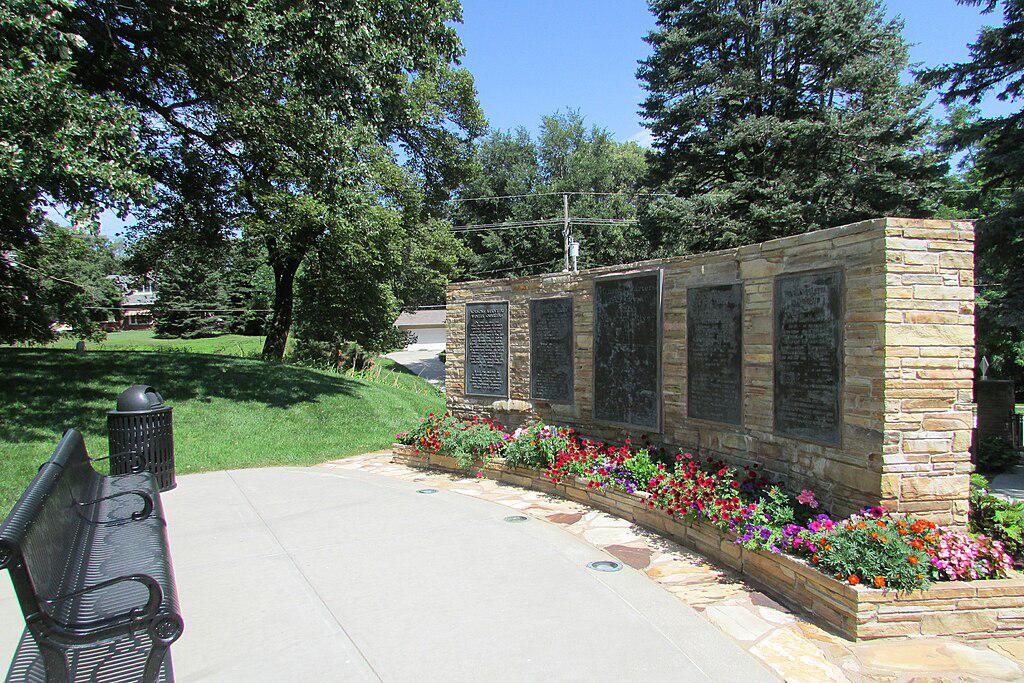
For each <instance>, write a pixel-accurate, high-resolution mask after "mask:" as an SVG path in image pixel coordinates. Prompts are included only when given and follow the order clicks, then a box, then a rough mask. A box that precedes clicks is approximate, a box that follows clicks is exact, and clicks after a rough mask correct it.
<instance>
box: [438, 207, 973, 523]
mask: <svg viewBox="0 0 1024 683" xmlns="http://www.w3.org/2000/svg"><path fill="white" fill-rule="evenodd" d="M835 268H839V269H841V270H842V272H843V278H844V287H843V294H842V296H843V309H844V318H843V319H844V323H843V356H842V358H843V366H844V368H843V383H842V387H841V405H842V407H841V414H842V421H843V428H842V438H841V443H840V444H839V445H835V446H829V445H822V444H819V443H812V442H809V441H803V440H800V439H797V438H793V437H787V436H782V435H780V434H778V433H776V431H775V429H774V424H773V422H774V412H773V405H772V401H773V353H774V351H773V349H774V347H773V339H772V338H773V334H774V324H773V321H774V318H773V310H772V307H773V291H774V280H775V278H776V277H777V276H779V275H784V274H792V273H799V272H804V271H814V270H821V269H835ZM651 269H661V270H662V273H663V278H664V280H663V290H662V330H663V332H662V345H661V376H662V381H661V385H662V387H661V397H662V401H661V413H662V419H661V425H662V426H661V430H660V431H659V432H657V433H652V432H647V433H644V432H642V431H639V430H636V429H628V428H623V427H621V426H614V425H610V424H607V423H603V422H601V421H598V420H595V419H594V418H593V395H594V391H595V387H594V386H593V382H594V372H593V368H594V363H593V329H594V304H593V296H594V279H595V277H599V276H604V275H611V274H617V273H624V272H630V271H633V270H651ZM973 273H974V270H973V226H972V225H971V224H970V223H963V222H953V221H923V220H907V219H894V218H883V219H876V220H871V221H864V222H861V223H856V224H852V225H847V226H842V227H838V228H832V229H829V230H822V231H818V232H813V233H806V234H802V235H796V236H793V237H786V238H782V239H777V240H773V241H770V242H765V243H762V244H757V245H751V246H746V247H740V248H737V249H729V250H725V251H719V252H714V253H709V254H700V255H693V256H684V257H675V258H669V259H659V260H652V261H645V262H643V263H635V264H628V265H621V266H611V267H602V268H595V269H592V270H588V271H583V272H580V273H576V274H567V273H557V274H550V275H539V276H533V277H525V278H515V279H502V280H488V281H479V282H469V283H457V284H453V285H451V286H449V288H448V301H447V326H448V340H447V356H446V361H447V362H446V378H445V379H446V394H447V402H448V407H449V409H451V410H452V411H453V412H455V413H457V414H462V415H468V414H471V413H479V414H486V415H489V416H491V417H493V418H494V419H497V420H499V421H502V422H503V423H505V424H506V425H509V426H515V425H518V424H521V423H524V422H527V421H532V420H543V421H546V422H553V423H558V424H565V425H570V426H573V427H575V428H576V429H578V430H579V431H580V432H582V433H584V434H587V435H590V436H595V437H599V438H604V439H608V440H616V441H621V440H624V439H626V438H630V439H631V440H632V441H633V442H634V443H637V442H642V441H645V440H646V441H650V442H652V443H654V444H657V445H667V446H670V447H673V448H675V447H678V448H681V449H684V450H688V451H692V452H695V453H700V454H703V455H717V456H720V457H723V458H725V459H726V460H728V461H730V462H735V463H748V462H749V463H756V464H759V465H761V466H763V467H764V468H766V469H767V470H768V471H769V472H771V473H772V474H773V475H774V476H776V477H777V478H779V479H781V480H783V481H785V482H786V483H787V485H788V486H789V487H790V488H791V489H793V490H799V489H800V488H804V487H807V488H811V489H813V490H814V491H815V492H817V493H818V495H819V498H820V499H822V501H823V502H824V504H825V505H826V506H827V507H828V508H829V509H830V510H831V511H833V512H834V513H836V514H846V513H849V512H853V511H856V510H857V509H859V508H860V507H863V506H865V505H874V504H878V503H879V502H882V503H884V504H886V505H888V506H890V507H892V508H894V509H899V510H903V511H907V512H914V513H916V514H919V515H921V516H924V517H927V518H929V519H932V520H934V521H936V522H938V523H943V524H949V523H954V524H963V523H965V522H966V511H967V507H966V506H967V496H968V478H969V473H970V468H971V464H970V456H969V452H968V448H969V446H970V436H971V429H972V427H973V424H974V407H973V403H972V378H973V367H974V283H973ZM737 282H739V283H742V285H743V313H742V336H743V347H742V348H743V354H742V355H743V359H742V376H743V398H742V424H741V425H738V426H737V425H729V424H723V423H717V422H714V421H708V420H697V419H692V418H689V417H688V416H687V409H686V406H687V350H686V303H687V288H689V287H693V286H703V285H714V284H728V283H737ZM551 296H572V297H573V299H574V307H573V327H574V345H573V354H574V359H573V361H574V369H575V374H574V401H573V403H572V404H571V405H559V404H551V403H548V402H544V401H535V400H531V399H530V329H529V302H530V300H531V299H534V298H543V297H551ZM474 301H508V302H509V395H508V397H507V398H499V399H493V398H481V397H474V396H466V395H465V393H464V387H465V358H466V348H465V304H466V303H469V302H474ZM601 389H602V388H601V387H597V388H596V390H597V391H600V390H601Z"/></svg>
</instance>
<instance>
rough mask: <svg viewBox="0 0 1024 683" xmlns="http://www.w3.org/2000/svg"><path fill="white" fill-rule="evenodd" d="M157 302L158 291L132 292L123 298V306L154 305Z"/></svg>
mask: <svg viewBox="0 0 1024 683" xmlns="http://www.w3.org/2000/svg"><path fill="white" fill-rule="evenodd" d="M155 302H156V292H132V293H131V294H125V296H124V298H123V299H121V305H122V306H152V305H153V304H154V303H155Z"/></svg>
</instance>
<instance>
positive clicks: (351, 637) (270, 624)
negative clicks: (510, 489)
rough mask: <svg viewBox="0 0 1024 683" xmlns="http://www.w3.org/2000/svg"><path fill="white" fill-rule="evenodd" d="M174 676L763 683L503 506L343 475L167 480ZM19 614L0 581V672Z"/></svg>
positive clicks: (674, 611)
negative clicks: (173, 485) (174, 483)
mask: <svg viewBox="0 0 1024 683" xmlns="http://www.w3.org/2000/svg"><path fill="white" fill-rule="evenodd" d="M178 481H179V485H178V488H177V489H176V490H174V491H171V492H169V493H168V494H166V496H165V499H164V500H165V505H166V508H167V516H168V523H169V528H170V531H171V544H172V554H173V557H174V563H175V570H176V574H177V579H178V588H179V592H180V595H181V601H182V609H183V610H184V616H185V623H186V630H185V635H184V636H183V638H182V639H181V640H180V641H178V643H176V644H175V645H174V647H173V648H172V653H173V657H174V665H175V670H176V675H177V678H178V680H180V681H284V680H291V681H345V680H384V681H441V680H444V681H453V680H454V681H459V680H464V681H469V680H473V681H498V680H565V681H570V680H580V681H582V680H587V681H602V680H607V681H612V680H635V681H651V680H656V681H662V680H664V681H667V680H674V681H704V680H719V681H737V680H742V681H745V682H753V681H760V680H771V675H770V674H769V673H768V672H767V671H766V670H765V669H764V668H762V666H761V665H760V664H759V663H758V662H756V661H755V660H754V659H753V658H752V657H751V656H750V655H748V654H747V653H746V652H744V651H743V650H741V649H740V648H739V647H737V646H736V645H735V644H734V643H733V642H732V641H731V640H729V639H728V638H727V637H726V636H725V635H724V634H722V633H721V632H720V631H718V630H717V629H715V628H714V627H713V626H711V625H710V624H709V623H708V622H707V621H705V620H703V619H702V618H701V617H700V616H699V615H698V614H696V613H695V612H694V611H693V609H692V608H690V607H689V606H687V605H685V604H683V603H682V602H680V601H679V600H677V599H675V598H674V597H672V595H670V594H669V593H668V592H667V591H665V590H663V589H662V588H660V587H659V586H658V585H656V584H655V583H654V582H652V581H651V580H650V579H648V578H647V577H646V576H644V575H643V574H641V573H639V572H637V571H635V570H632V569H630V568H628V567H627V568H625V569H624V570H623V571H620V572H617V573H611V574H601V573H596V572H594V571H592V570H589V569H587V568H586V566H585V565H586V563H587V562H589V561H592V560H599V559H610V556H607V555H605V554H604V553H603V552H602V551H600V550H598V549H596V548H595V547H593V546H591V545H589V544H587V543H584V542H583V541H581V540H580V539H578V538H576V537H574V536H572V535H571V534H568V533H566V532H565V531H563V530H562V529H560V528H558V527H557V526H555V525H553V524H550V523H546V522H542V521H539V520H535V519H531V520H530V521H527V522H525V523H520V524H510V523H507V522H505V521H503V520H504V518H505V517H506V516H508V515H510V514H512V512H513V511H512V510H510V508H507V507H504V506H501V505H498V504H495V503H492V502H488V501H484V500H478V499H475V498H472V497H469V496H464V495H459V494H457V493H453V492H451V491H444V490H442V491H440V492H439V493H436V494H433V495H424V494H420V493H417V489H418V488H419V487H421V486H422V485H423V484H421V483H417V482H414V481H404V480H399V479H392V478H389V477H382V476H380V475H375V474H369V473H366V472H360V471H356V470H352V471H348V470H340V469H329V468H307V469H303V468H274V469H255V470H242V471H231V472H216V473H210V474H200V475H190V476H184V477H180V478H179V480H178ZM19 620H20V615H18V613H17V608H16V606H15V604H14V601H13V597H12V596H11V593H10V584H9V582H8V581H7V580H6V579H3V580H2V581H0V661H7V660H8V659H9V658H10V656H11V654H12V653H13V647H14V644H15V642H16V639H17V634H18V632H19V631H20V626H19V624H18V622H19Z"/></svg>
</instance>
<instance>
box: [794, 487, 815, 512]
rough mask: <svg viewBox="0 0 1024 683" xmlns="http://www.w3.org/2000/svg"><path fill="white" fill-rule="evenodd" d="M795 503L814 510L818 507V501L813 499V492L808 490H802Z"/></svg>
mask: <svg viewBox="0 0 1024 683" xmlns="http://www.w3.org/2000/svg"><path fill="white" fill-rule="evenodd" d="M796 501H797V502H798V503H800V504H801V505H806V506H808V507H812V508H816V507H818V499H817V498H815V497H814V491H812V490H810V489H804V490H803V491H801V492H800V495H799V496H797V497H796Z"/></svg>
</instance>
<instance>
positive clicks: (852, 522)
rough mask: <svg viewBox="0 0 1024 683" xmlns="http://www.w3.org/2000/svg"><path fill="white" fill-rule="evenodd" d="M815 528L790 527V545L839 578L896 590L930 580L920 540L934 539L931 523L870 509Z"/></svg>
mask: <svg viewBox="0 0 1024 683" xmlns="http://www.w3.org/2000/svg"><path fill="white" fill-rule="evenodd" d="M816 528H817V529H818V530H817V531H815V530H814V528H811V527H810V525H809V527H808V528H807V529H800V530H798V531H795V533H794V529H792V528H790V529H789V530H788V531H787V535H788V536H789V538H790V544H791V545H790V547H791V548H792V550H793V552H794V553H796V554H798V555H803V556H804V557H807V558H808V559H810V561H811V564H813V565H814V566H815V567H817V568H818V569H819V570H820V571H823V572H825V573H826V574H831V575H833V576H835V578H836V579H838V580H840V581H846V582H847V583H849V584H851V585H857V584H860V583H863V584H865V585H868V586H872V587H874V588H893V589H896V590H913V589H917V588H924V587H926V586H928V584H929V583H930V581H931V572H930V569H929V560H930V557H929V555H928V553H927V552H925V546H926V541H925V540H924V537H926V536H927V537H929V538H930V539H931V540H930V541H928V542H927V543H932V542H934V541H935V540H937V534H935V533H934V529H935V525H934V524H932V523H931V522H926V521H924V520H913V521H911V520H909V519H904V518H901V517H895V516H892V515H890V514H889V513H887V512H886V511H885V510H883V509H882V508H870V509H868V510H865V511H864V512H863V513H862V514H860V515H853V516H851V517H850V518H849V519H847V520H845V521H843V522H839V523H835V522H832V523H831V524H827V523H822V524H821V525H820V526H818V527H816Z"/></svg>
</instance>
